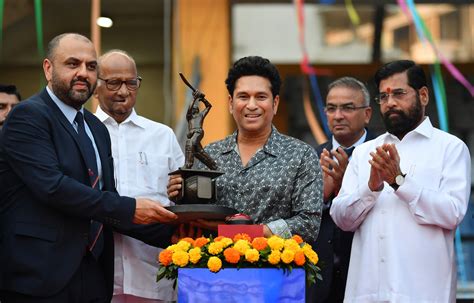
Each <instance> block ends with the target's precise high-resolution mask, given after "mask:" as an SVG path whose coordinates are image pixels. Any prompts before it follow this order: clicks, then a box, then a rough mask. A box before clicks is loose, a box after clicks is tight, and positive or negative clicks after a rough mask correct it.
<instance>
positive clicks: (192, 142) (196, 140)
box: [180, 74, 217, 170]
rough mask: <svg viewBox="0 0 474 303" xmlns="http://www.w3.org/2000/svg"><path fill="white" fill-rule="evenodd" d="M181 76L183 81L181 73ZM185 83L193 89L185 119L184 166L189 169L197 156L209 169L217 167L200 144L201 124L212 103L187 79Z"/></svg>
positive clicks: (202, 134)
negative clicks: (186, 132) (201, 104)
mask: <svg viewBox="0 0 474 303" xmlns="http://www.w3.org/2000/svg"><path fill="white" fill-rule="evenodd" d="M180 75H181V78H183V81H185V79H184V76H183V75H182V74H180ZM185 83H186V84H188V86H189V87H190V88H191V89H192V90H193V102H191V104H190V105H189V108H188V112H187V114H186V120H188V134H187V137H188V139H187V140H186V147H185V159H186V163H185V165H184V167H185V168H188V169H191V168H192V167H193V164H194V157H196V158H198V159H199V161H201V162H202V163H203V164H204V165H206V166H207V167H209V169H211V170H216V169H217V164H216V162H215V161H214V160H213V159H212V158H211V157H210V156H209V155H208V154H207V153H206V152H205V151H204V149H203V148H202V145H201V140H202V138H203V137H204V130H203V128H202V125H203V123H204V118H205V117H206V116H207V114H208V113H209V110H210V109H211V107H212V105H211V103H209V101H207V100H206V98H205V96H204V94H203V93H202V92H200V91H199V90H197V89H194V88H193V87H192V86H191V85H189V83H187V81H185ZM200 102H202V103H203V104H204V105H205V108H204V109H203V110H202V111H200V109H199V103H200Z"/></svg>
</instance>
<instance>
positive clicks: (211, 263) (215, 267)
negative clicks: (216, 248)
mask: <svg viewBox="0 0 474 303" xmlns="http://www.w3.org/2000/svg"><path fill="white" fill-rule="evenodd" d="M207 267H208V268H209V270H210V271H212V272H218V271H219V270H220V269H221V267H222V261H221V259H219V258H218V257H214V256H213V257H210V258H209V260H208V261H207Z"/></svg>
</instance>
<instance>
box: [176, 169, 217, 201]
mask: <svg viewBox="0 0 474 303" xmlns="http://www.w3.org/2000/svg"><path fill="white" fill-rule="evenodd" d="M169 174H170V175H181V177H182V178H183V183H182V184H181V191H180V193H179V194H178V196H177V197H175V198H174V199H172V201H173V202H175V203H176V204H178V205H182V204H210V203H212V202H214V201H216V182H215V179H216V178H217V177H219V176H220V175H222V174H224V173H223V172H220V171H216V170H200V169H187V168H180V169H178V170H176V171H174V172H171V173H169Z"/></svg>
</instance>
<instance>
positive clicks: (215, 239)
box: [214, 236, 225, 242]
mask: <svg viewBox="0 0 474 303" xmlns="http://www.w3.org/2000/svg"><path fill="white" fill-rule="evenodd" d="M224 238H225V237H224V236H218V237H215V238H214V242H219V241H220V240H222V239H224Z"/></svg>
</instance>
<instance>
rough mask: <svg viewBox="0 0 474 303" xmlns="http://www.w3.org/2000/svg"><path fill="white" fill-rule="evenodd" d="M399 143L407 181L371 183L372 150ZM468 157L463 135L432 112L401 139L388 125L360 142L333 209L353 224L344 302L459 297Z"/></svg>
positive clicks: (341, 221) (342, 222)
mask: <svg viewBox="0 0 474 303" xmlns="http://www.w3.org/2000/svg"><path fill="white" fill-rule="evenodd" d="M383 143H394V144H395V145H396V148H397V150H398V153H399V155H400V167H401V171H402V173H406V174H407V175H406V178H405V183H404V184H403V185H402V186H400V187H399V189H398V190H397V191H396V192H395V191H394V190H393V189H392V187H390V186H389V185H388V184H386V183H385V184H384V188H383V190H382V191H381V192H372V191H371V190H370V189H369V187H368V180H369V176H370V164H369V163H368V161H369V159H370V158H371V157H370V155H369V153H370V152H372V151H375V148H376V147H377V146H380V145H382V144H383ZM470 162H471V160H470V156H469V151H468V149H467V147H466V145H465V144H464V143H463V142H462V141H461V140H459V139H458V138H456V137H454V136H452V135H450V134H448V133H445V132H443V131H440V130H439V129H436V128H433V126H432V125H431V122H430V120H429V118H425V120H424V121H423V122H422V123H421V124H420V125H419V126H418V127H417V128H416V129H415V130H413V131H411V132H410V133H408V134H407V135H405V137H404V138H403V139H402V141H400V140H398V138H396V137H395V136H393V135H390V134H388V133H386V134H383V135H381V136H379V137H378V138H376V139H374V140H372V141H369V142H367V143H364V144H362V145H360V146H358V147H357V148H356V149H355V150H354V153H353V155H352V160H351V161H350V162H349V165H348V167H347V171H346V173H345V175H344V179H343V182H342V188H341V191H340V192H339V195H338V196H337V198H335V199H334V201H333V204H332V207H331V216H332V218H333V219H334V221H335V222H336V224H337V225H338V226H339V227H340V228H342V229H343V230H350V231H355V235H354V240H353V243H352V252H351V260H350V265H349V275H348V281H347V286H346V294H345V300H344V302H413V303H415V302H416V303H423V302H440V303H446V302H455V295H456V264H455V254H454V248H453V241H454V232H455V229H456V227H457V226H458V224H459V223H460V222H461V220H462V219H463V217H464V215H465V213H466V210H467V205H468V201H469V192H470V187H471V172H470V169H471V163H470Z"/></svg>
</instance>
